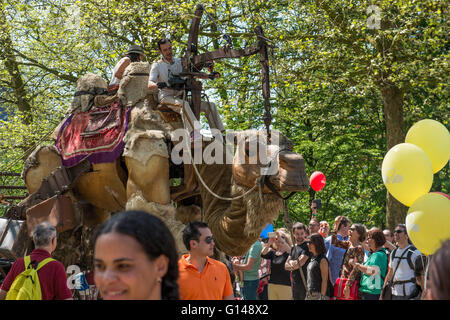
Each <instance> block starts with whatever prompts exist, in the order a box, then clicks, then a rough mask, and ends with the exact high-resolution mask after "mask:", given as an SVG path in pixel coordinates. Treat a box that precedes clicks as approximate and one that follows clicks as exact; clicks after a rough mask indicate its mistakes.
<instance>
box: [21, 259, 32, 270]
mask: <svg viewBox="0 0 450 320" xmlns="http://www.w3.org/2000/svg"><path fill="white" fill-rule="evenodd" d="M23 262H24V264H25V270H27V269H28V267H29V266H30V263H31V256H25V257H24V258H23Z"/></svg>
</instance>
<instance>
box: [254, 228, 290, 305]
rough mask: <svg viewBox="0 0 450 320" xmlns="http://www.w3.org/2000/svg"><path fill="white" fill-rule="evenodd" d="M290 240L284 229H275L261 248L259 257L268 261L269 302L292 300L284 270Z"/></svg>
mask: <svg viewBox="0 0 450 320" xmlns="http://www.w3.org/2000/svg"><path fill="white" fill-rule="evenodd" d="M291 246H292V240H291V237H290V235H289V232H288V231H287V230H286V229H285V228H280V229H277V230H276V231H275V232H274V236H273V237H269V241H268V242H267V244H265V245H264V246H263V250H262V252H261V257H263V258H264V259H268V260H270V270H271V273H270V279H269V284H268V296H269V300H292V290H291V277H290V272H289V271H287V270H286V269H285V268H284V265H285V263H286V259H287V258H288V257H289V253H290V251H291Z"/></svg>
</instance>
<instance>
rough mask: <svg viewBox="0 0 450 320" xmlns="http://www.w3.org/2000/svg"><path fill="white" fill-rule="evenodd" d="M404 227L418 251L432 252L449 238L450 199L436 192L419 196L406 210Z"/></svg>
mask: <svg viewBox="0 0 450 320" xmlns="http://www.w3.org/2000/svg"><path fill="white" fill-rule="evenodd" d="M406 229H407V230H408V236H409V238H410V239H411V241H412V243H413V244H414V246H415V247H416V248H417V249H418V250H419V251H420V252H422V253H424V254H426V255H430V254H433V253H434V252H435V251H436V250H437V249H439V248H440V247H441V245H442V242H444V241H445V240H447V239H449V238H450V200H449V199H448V198H446V197H445V196H443V195H441V194H438V193H428V194H426V195H423V196H421V197H420V198H419V199H417V200H416V201H415V202H414V204H413V205H412V206H411V207H410V208H409V210H408V214H407V216H406Z"/></svg>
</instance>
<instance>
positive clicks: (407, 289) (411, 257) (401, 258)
mask: <svg viewBox="0 0 450 320" xmlns="http://www.w3.org/2000/svg"><path fill="white" fill-rule="evenodd" d="M394 240H395V242H396V243H397V245H398V247H397V248H395V249H394V250H392V252H391V254H390V258H389V272H388V274H387V276H386V279H385V286H386V284H387V283H388V282H390V283H391V285H392V300H408V299H409V297H410V296H411V294H412V293H413V292H414V288H415V283H416V279H415V275H414V261H415V260H416V258H417V257H418V256H420V252H419V251H418V250H417V249H416V248H415V247H414V246H413V245H412V244H411V241H410V240H409V237H408V234H407V232H406V226H405V225H404V224H399V225H397V226H396V227H395V230H394Z"/></svg>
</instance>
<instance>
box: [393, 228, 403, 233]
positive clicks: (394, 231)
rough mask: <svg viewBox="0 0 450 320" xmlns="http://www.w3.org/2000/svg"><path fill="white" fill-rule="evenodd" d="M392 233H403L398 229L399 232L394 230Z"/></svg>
mask: <svg viewBox="0 0 450 320" xmlns="http://www.w3.org/2000/svg"><path fill="white" fill-rule="evenodd" d="M394 232H395V233H402V232H404V231H403V230H400V229H399V230H394Z"/></svg>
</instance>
